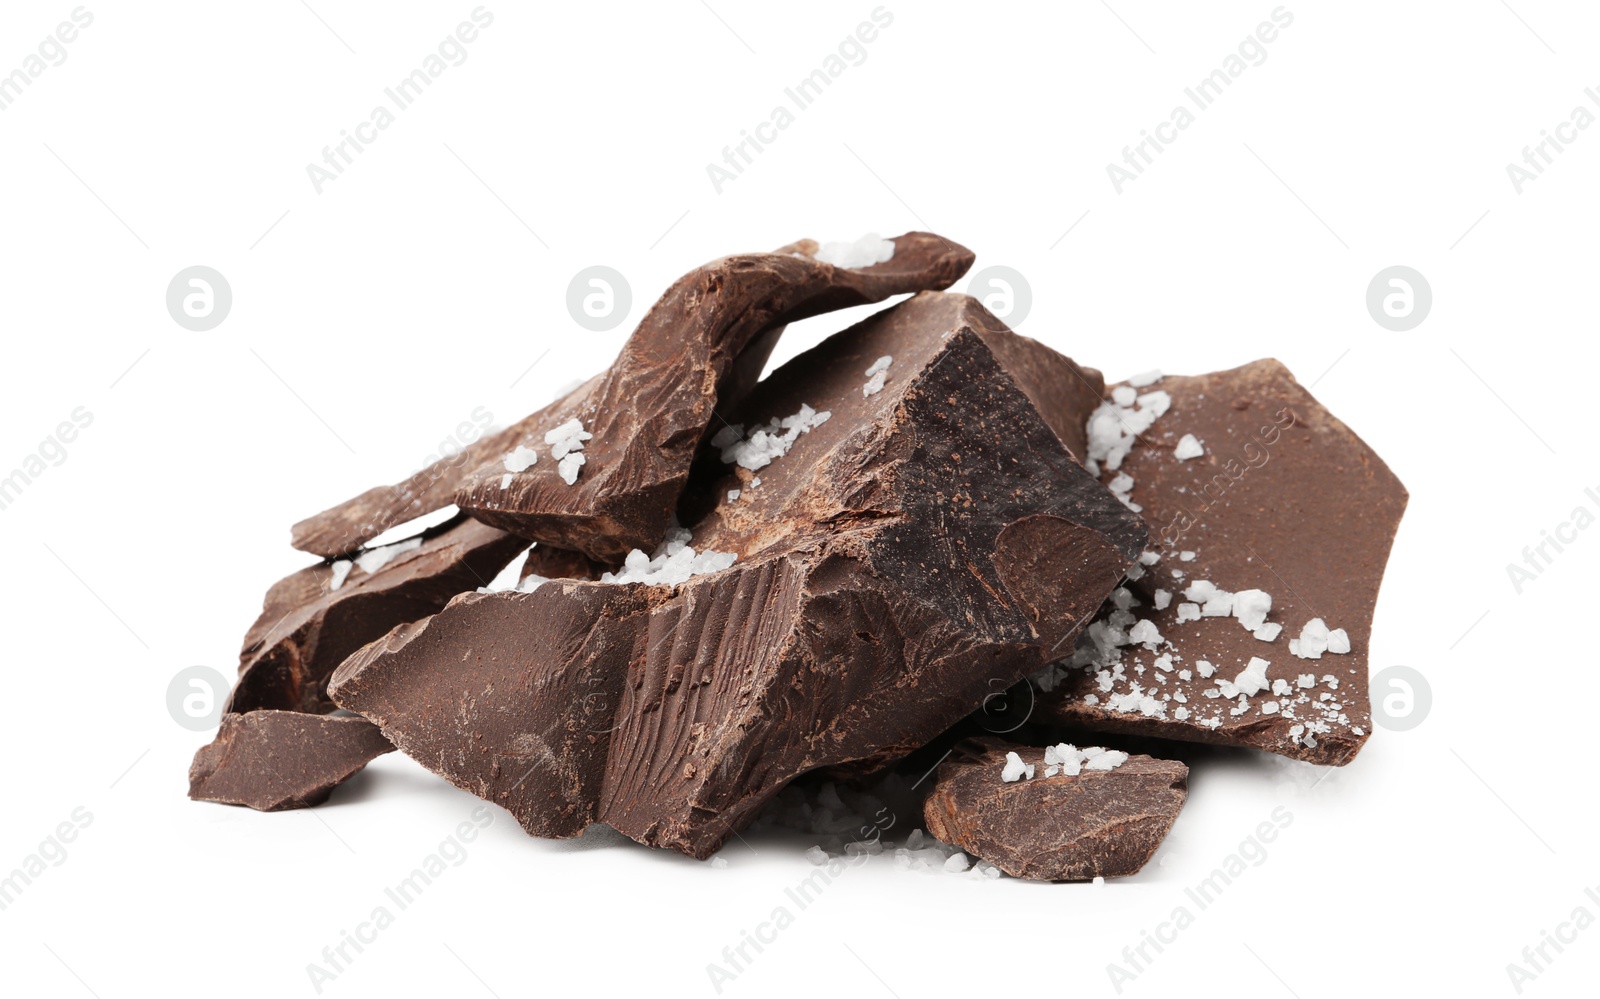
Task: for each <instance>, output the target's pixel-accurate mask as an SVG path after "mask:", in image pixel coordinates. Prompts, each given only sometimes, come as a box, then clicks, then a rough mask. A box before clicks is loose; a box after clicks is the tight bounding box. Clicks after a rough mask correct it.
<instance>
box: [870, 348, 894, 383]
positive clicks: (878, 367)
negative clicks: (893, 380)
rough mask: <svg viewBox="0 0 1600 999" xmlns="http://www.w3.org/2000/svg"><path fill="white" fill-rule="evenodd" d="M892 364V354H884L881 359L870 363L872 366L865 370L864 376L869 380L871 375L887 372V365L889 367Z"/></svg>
mask: <svg viewBox="0 0 1600 999" xmlns="http://www.w3.org/2000/svg"><path fill="white" fill-rule="evenodd" d="M893 363H894V356H893V355H892V354H885V355H883V356H882V357H880V358H878V359H877V360H876V361H873V362H872V366H871V367H869V368H867V371H866V375H867V377H868V378H871V377H872V376H873V375H875V374H877V373H878V372H880V371H888V370H889V365H891V364H893Z"/></svg>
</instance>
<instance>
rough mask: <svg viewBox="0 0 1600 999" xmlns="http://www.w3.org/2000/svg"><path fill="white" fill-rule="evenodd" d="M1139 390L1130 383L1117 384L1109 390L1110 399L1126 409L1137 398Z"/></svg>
mask: <svg viewBox="0 0 1600 999" xmlns="http://www.w3.org/2000/svg"><path fill="white" fill-rule="evenodd" d="M1138 395H1139V390H1138V389H1136V388H1134V387H1133V386H1131V385H1118V386H1117V387H1116V388H1114V389H1112V390H1111V401H1112V402H1114V403H1116V404H1117V405H1119V406H1121V407H1123V408H1124V409H1126V408H1127V407H1129V406H1132V405H1133V400H1134V399H1136V398H1138Z"/></svg>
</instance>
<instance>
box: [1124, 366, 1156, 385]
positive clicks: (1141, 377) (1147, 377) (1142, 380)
mask: <svg viewBox="0 0 1600 999" xmlns="http://www.w3.org/2000/svg"><path fill="white" fill-rule="evenodd" d="M1160 380H1161V369H1159V368H1151V369H1150V370H1149V371H1144V372H1140V373H1139V374H1137V375H1134V376H1133V377H1132V378H1129V379H1128V384H1129V385H1132V386H1133V387H1134V388H1144V387H1145V386H1146V385H1154V384H1155V383H1156V382H1159V381H1160Z"/></svg>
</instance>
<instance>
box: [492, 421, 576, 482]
mask: <svg viewBox="0 0 1600 999" xmlns="http://www.w3.org/2000/svg"><path fill="white" fill-rule="evenodd" d="M593 438H594V435H593V434H591V433H589V432H588V431H587V430H585V429H583V421H582V420H580V419H578V418H577V417H573V418H572V419H570V420H568V421H567V422H565V423H563V424H561V426H559V427H556V428H555V429H554V430H551V431H548V432H546V433H545V435H544V442H545V443H546V444H548V445H550V457H552V458H560V457H562V456H564V455H566V454H569V453H571V452H573V451H582V450H583V442H584V441H587V440H592V439H593ZM529 464H532V462H529ZM507 468H508V469H509V468H510V466H509V465H508V466H507ZM510 470H511V471H516V469H510Z"/></svg>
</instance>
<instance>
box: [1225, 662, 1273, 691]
mask: <svg viewBox="0 0 1600 999" xmlns="http://www.w3.org/2000/svg"><path fill="white" fill-rule="evenodd" d="M1270 665H1272V664H1271V663H1269V662H1267V661H1266V660H1265V659H1262V658H1259V657H1252V658H1251V659H1250V662H1249V663H1247V664H1246V665H1245V668H1244V669H1243V670H1242V671H1240V673H1239V675H1238V676H1236V677H1234V678H1233V686H1234V687H1235V688H1236V689H1237V690H1238V691H1239V692H1240V693H1243V694H1258V693H1260V692H1261V691H1263V690H1266V689H1267V687H1268V686H1269V682H1268V680H1267V667H1268V666H1270Z"/></svg>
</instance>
